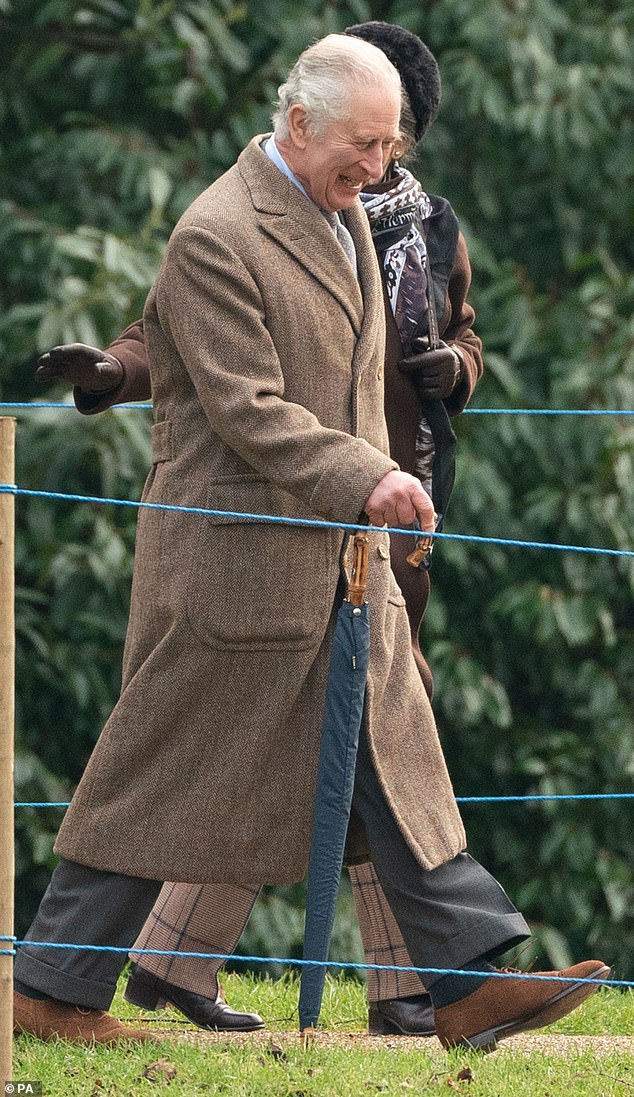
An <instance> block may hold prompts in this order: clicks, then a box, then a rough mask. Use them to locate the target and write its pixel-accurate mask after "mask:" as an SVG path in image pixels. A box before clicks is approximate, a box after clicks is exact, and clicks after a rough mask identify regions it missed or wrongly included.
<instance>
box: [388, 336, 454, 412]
mask: <svg viewBox="0 0 634 1097" xmlns="http://www.w3.org/2000/svg"><path fill="white" fill-rule="evenodd" d="M426 342H427V340H426V339H415V340H414V344H413V345H414V348H415V350H416V353H414V354H410V355H408V356H407V357H406V358H401V360H400V362H399V364H398V368H399V369H400V370H401V372H402V373H405V374H406V375H407V376H408V377H409V379H410V381H411V382H412V384H413V385H414V388H415V389H416V391H417V393H418V395H419V396H420V398H421V400H446V399H447V397H448V396H451V394H452V392H453V390H454V389H455V387H456V385H457V384H458V382H459V381H460V378H461V376H462V366H463V362H462V358H461V357H460V355H459V353H458V351H456V350H454V349H453V347H450V346H449V345H448V344H447V343H442V342H441V343H440V344H439V346H438V347H436V348H435V349H434V350H424V349H423V348H424V346H425V344H426Z"/></svg>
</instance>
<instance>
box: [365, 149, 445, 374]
mask: <svg viewBox="0 0 634 1097" xmlns="http://www.w3.org/2000/svg"><path fill="white" fill-rule="evenodd" d="M391 181H392V183H393V185H392V186H391V187H390V189H389V190H387V191H385V192H384V193H383V194H380V193H374V194H373V193H372V192H371V191H365V192H363V193H362V194H361V201H362V202H363V206H364V208H365V212H366V214H367V215H368V220H369V222H370V228H371V230H372V237H373V239H374V243H375V245H376V248H377V251H378V252H379V257H381V256H382V257H383V270H384V275H385V285H386V288H387V294H388V298H389V302H390V307H391V309H392V313H393V314H394V320H395V321H396V326H397V328H398V330H399V334H400V336H401V343H402V345H403V351H404V353H405V354H407V353H408V352H409V351H410V350H411V341H412V338H413V336H414V334H415V332H416V330H417V329H419V330H420V328H421V320H422V319H423V318H424V317H425V315H426V313H427V311H428V303H427V276H426V274H425V261H426V257H427V248H426V246H425V239H424V237H423V235H422V233H421V231H420V230H421V225H422V222H423V221H425V220H426V219H427V218H428V217H429V216H430V215H431V212H432V205H431V201H430V199H429V197H428V195H427V194H425V191H424V190H423V188H422V187H421V185H420V183H419V182H418V180H417V179H415V178H414V176H413V175H412V173H411V172H410V171H407V169H406V168H402V167H400V165H399V164H395V165H394V169H393V175H392V180H391ZM423 330H424V329H423Z"/></svg>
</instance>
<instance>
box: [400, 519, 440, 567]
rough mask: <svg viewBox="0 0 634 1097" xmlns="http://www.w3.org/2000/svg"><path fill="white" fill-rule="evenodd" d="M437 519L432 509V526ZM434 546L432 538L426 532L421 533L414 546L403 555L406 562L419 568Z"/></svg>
mask: <svg viewBox="0 0 634 1097" xmlns="http://www.w3.org/2000/svg"><path fill="white" fill-rule="evenodd" d="M437 520H438V515H437V514H436V512H435V511H434V527H435V525H436V522H437ZM433 547H434V538H433V537H430V535H429V534H428V533H422V534H421V536H420V537H417V538H416V546H415V548H414V549H413V550H412V552H410V553H409V555H408V556H406V557H405V559H406V560H407V563H408V564H411V565H412V567H413V568H419V567H420V566H421V564H422V563H423V561H424V560H425V559H426V558H427V557H428V556H429V554H430V552H431V550H432V549H433Z"/></svg>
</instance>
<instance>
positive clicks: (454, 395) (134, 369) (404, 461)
mask: <svg viewBox="0 0 634 1097" xmlns="http://www.w3.org/2000/svg"><path fill="white" fill-rule="evenodd" d="M345 33H346V34H350V35H354V36H356V37H359V38H363V39H365V40H366V41H369V42H371V43H372V44H373V45H375V46H378V47H379V48H380V49H382V50H383V51H384V52H385V53H386V54H387V56H388V57H389V59H390V61H391V62H392V64H393V65H394V66H395V67H396V68H397V70H398V71H399V74H400V76H401V81H402V85H403V111H402V119H401V126H402V140H401V143H400V146H399V147H398V148H393V149H390V150H389V151H387V152H386V155H385V160H384V165H383V166H384V177H383V180H382V181H381V182H380V183H378V184H376V185H375V186H373V187H372V188H369V190H368V192H367V193H365V194H362V196H361V198H362V201H363V204H364V207H365V209H366V212H367V214H368V218H369V220H370V225H371V229H372V234H373V238H374V241H375V245H376V248H377V254H378V257H379V262H380V265H381V269H382V272H383V281H384V289H385V305H386V316H387V329H388V330H387V345H386V360H385V414H386V420H387V426H388V432H389V437H390V446H391V452H392V455H393V457H394V458H395V460H396V461H397V462H398V463H399V465H400V467H401V469H402V470H403V471H406V472H412V473H416V474H418V475H419V476H420V478H421V479H422V480H423V482H424V483H425V484H426V485H427V486H428V487H429V488H431V492H432V496H433V498H434V503H435V507H436V510H437V512H438V513H439V515H440V519H441V520H442V517H443V516H444V511H445V509H446V502H447V495H448V490H449V488H450V482H451V479H452V476H451V464H452V456H451V443H452V441H453V436H452V433H451V430H450V428H449V425H448V420H447V413H449V414H450V415H455V414H457V413H459V412H460V411H462V410H463V408H464V407H465V405H466V404H467V402H468V400H469V398H470V396H471V394H472V392H473V389H474V387H475V384H476V382H477V380H478V378H479V377H480V375H481V372H482V358H481V344H480V340H479V339H478V338H477V336H475V335H474V333H473V331H472V324H473V320H474V312H473V309H472V308H471V306H470V305H469V304H468V302H467V293H468V290H469V284H470V280H471V271H470V266H469V260H468V256H467V249H466V245H465V241H464V238H463V236H462V234H461V233H460V232H459V229H458V223H457V220H456V217H455V214H454V213H453V210H452V209H451V207H450V205H449V203H448V202H446V201H445V199H443V198H437V197H433V196H428V195H427V194H426V193H425V192H424V191H423V189H422V187H421V185H420V183H419V182H418V181H417V180H416V179H415V178H414V177H413V176H412V175H411V173H410V172H409V171H407V170H406V169H405V168H404V167H402V165H401V163H400V162H399V161H401V160H402V158H403V157H404V156H405V157H406V156H408V155H411V154H412V153H413V152H414V151H415V149H416V148H417V146H418V144H419V143H420V141H421V139H422V137H423V136H424V134H425V132H426V131H427V129H428V127H429V125H430V123H431V121H432V120H433V118H434V116H435V114H436V111H437V109H438V105H439V101H440V75H439V71H438V65H437V63H436V61H435V59H434V57H433V56H432V54H431V53H430V52H429V50H428V49H427V47H426V46H425V45H424V44H423V43H422V42H421V40H420V39H419V38H417V37H416V35H413V34H411V33H410V32H408V31H405V30H403V29H402V28H401V27H397V26H394V25H391V24H386V23H377V22H370V23H364V24H360V25H357V26H354V27H349V28H348V29H347V30H346V32H345ZM40 363H41V364H40V366H39V369H38V372H37V376H38V379H40V380H42V381H50V380H55V379H60V378H61V379H63V380H65V381H69V382H71V383H74V384H75V400H76V404H77V407H78V409H79V410H80V411H81V412H83V413H84V414H95V413H97V412H101V411H103V410H105V409H106V408H108V407H111V406H112V405H113V404H115V403H121V402H124V401H128V400H142V399H147V398H149V397H150V395H151V393H150V379H149V373H148V368H147V361H146V355H145V345H144V342H143V325H142V322H141V321H138V322H137V323H135V324H133V325H131V327H129V328H127V329H126V331H125V332H123V334H122V335H121V336H119V338H118V339H117V340H116V341H115V342H114V343H113V344H111V346H110V347H108V349H107V351H105V352H102V351H100V350H97V349H96V348H88V347H84V346H82V345H80V344H72V345H71V346H66V347H60V348H55V349H54V350H53V351H52V352H50V353H49V354H48V355H44V356H43V358H42V359H40ZM448 469H449V472H448V471H447V470H448ZM411 548H412V544H411V542H410V540H409V539H406V538H403V537H400V538H399V537H393V538H392V542H391V558H392V568H393V571H394V573H395V575H396V578H397V581H398V583H399V586H400V587H401V589H402V591H403V594H404V596H405V599H406V604H407V612H408V616H409V620H410V625H411V633H412V649H413V654H414V657H415V660H416V663H417V666H418V669H419V672H420V674H421V678H422V679H423V682H424V684H425V688H426V690H427V692H428V693H429V695H430V696H431V691H432V677H431V672H430V670H429V667H428V665H427V662H426V660H425V659H424V656H423V654H422V652H421V650H420V646H419V641H418V633H419V629H420V624H421V621H422V618H423V615H424V612H425V608H426V605H427V599H428V597H429V573H428V570H427V568H426V567H423V569H422V570H419V569H415V568H413V567H412V566H411V565H410V564H408V563H407V562H406V559H405V558H406V555H407V553H408V552H410V551H411ZM350 879H351V883H352V890H353V895H354V899H355V904H356V909H357V914H358V918H359V925H360V929H361V935H362V940H363V946H364V951H365V956H366V961H367V962H368V963H369V964H396V965H400V966H409V965H411V960H410V958H409V955H408V953H407V950H406V948H405V945H404V943H403V940H402V937H401V934H400V931H399V930H398V927H397V925H396V921H395V919H394V917H393V915H392V912H391V910H390V907H389V905H388V903H387V900H386V898H385V896H384V894H383V891H382V889H381V887H380V885H379V882H378V880H377V878H376V874H375V871H374V868H373V866H372V864H371V863H370V862H366V863H363V864H359V865H351V866H350ZM257 895H258V892H257V891H256V890H251V889H247V888H242V887H240V888H238V887H229V886H224V885H219V884H210V885H204V886H201V885H193V884H181V883H166V884H165V885H164V887H163V890H162V892H161V894H160V896H159V898H158V900H157V902H156V904H155V907H154V909H153V910H152V912H151V914H150V916H149V917H148V920H147V922H146V924H145V926H144V928H143V930H142V932H141V934H140V936H139V938H138V940H137V942H136V947H138V948H147V949H168V950H174V951H176V952H178V951H182V952H188V951H189V952H192V951H194V952H195V951H198V952H220V953H232V952H234V951H235V947H236V945H237V942H238V939H239V937H240V935H241V933H242V930H243V929H244V926H245V925H246V922H247V920H248V918H249V915H250V913H251V910H252V908H253V904H254V902H255V900H256V898H257ZM220 967H221V963H220V962H216V961H213V962H212V961H204V960H195V959H192V958H179V957H178V956H148V955H144V956H139V957H137V961H136V963H135V964H134V967H133V970H132V974H131V976H130V979H129V982H128V986H127V990H126V997H127V998H128V1000H129V1001H131V1002H133V1003H135V1004H137V1005H140V1006H143V1007H144V1008H146V1009H155V1008H157V1007H158V1006H160V1005H161V1004H162V1003H163V1002H164V1001H169V1002H171V1003H172V1004H174V1005H175V1006H176V1007H177V1008H179V1009H180V1010H181V1012H182V1013H184V1014H185V1016H187V1017H188V1018H189V1019H190V1020H192V1021H193V1022H194V1023H195V1024H197V1025H200V1026H201V1027H205V1028H214V1029H220V1030H223V1031H230V1030H234V1031H238V1030H247V1029H252V1028H258V1027H261V1026H262V1024H263V1022H262V1020H261V1018H260V1017H259V1016H258V1015H257V1014H242V1013H236V1012H235V1011H233V1010H232V1009H231V1008H230V1007H229V1006H227V1005H226V1004H225V1003H224V1002H223V1001H222V999H221V998H220V997H219V995H218V983H217V973H218V970H219V968H220ZM368 999H369V1004H370V1014H369V1029H370V1032H372V1033H377V1034H378V1033H389V1032H397V1033H402V1034H408V1035H409V1034H411V1035H432V1034H433V1032H434V1018H433V1010H432V1007H431V1001H430V999H429V996H428V995H427V994H426V992H425V990H424V987H423V985H422V983H421V982H420V980H419V979H418V976H416V975H415V974H414V973H405V972H393V971H382V972H377V971H372V970H370V971H369V972H368Z"/></svg>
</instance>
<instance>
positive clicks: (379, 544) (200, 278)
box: [56, 138, 465, 885]
mask: <svg viewBox="0 0 634 1097" xmlns="http://www.w3.org/2000/svg"><path fill="white" fill-rule="evenodd" d="M261 140H262V139H261V138H255V139H254V140H253V141H252V142H251V143H250V145H249V146H248V147H247V148H246V149H245V151H244V152H243V153H242V155H241V156H240V158H239V160H238V162H237V164H236V165H235V166H234V167H233V168H231V169H230V170H229V171H228V172H227V173H226V174H225V175H224V176H222V177H221V178H220V179H219V180H217V182H215V183H214V184H213V185H212V186H211V187H210V188H209V189H208V190H207V191H205V192H204V194H202V195H201V196H200V198H198V199H197V200H196V201H195V202H194V203H193V205H192V206H191V207H190V208H189V210H188V211H187V212H186V213H185V214H184V216H183V217H182V218H181V220H180V221H179V223H178V225H177V226H176V229H175V231H174V233H173V235H172V237H171V240H170V243H169V245H168V249H167V252H166V256H165V259H164V261H163V264H162V267H161V270H160V272H159V275H158V278H157V281H156V284H155V286H154V288H153V290H152V292H151V294H150V296H149V298H148V302H147V305H146V310H145V315H144V322H145V336H146V340H147V345H148V350H149V358H150V371H151V378H152V392H153V400H154V419H155V422H154V426H153V428H152V434H153V462H154V463H153V465H152V470H151V472H150V475H149V477H148V480H147V483H146V487H145V491H144V499H145V500H146V501H148V502H163V503H176V504H179V505H185V506H198V507H209V508H214V509H219V510H223V511H237V512H238V511H239V512H247V513H252V514H278V515H285V516H290V517H311V518H314V517H323V518H328V519H332V520H335V521H340V522H354V521H357V520H358V518H359V516H360V514H361V512H362V509H363V504H364V502H365V500H366V499H367V497H368V495H369V494H370V492H371V491H372V489H373V488H374V486H375V485H376V484H377V483H378V481H379V480H380V479H381V478H382V477H383V476H384V475H385V473H386V472H388V471H389V470H390V469H392V468H394V467H395V462H394V461H393V460H391V458H390V457H389V456H387V449H388V444H387V432H386V426H385V419H384V414H383V357H384V341H385V331H384V313H383V302H382V296H381V294H382V290H381V281H380V275H379V271H378V266H377V263H376V258H375V253H374V249H373V246H372V240H371V237H370V232H369V228H368V224H367V221H366V217H365V214H364V212H363V209H362V207H361V205H360V204H358V205H357V206H355V207H354V208H353V209H352V210H350V211H349V212H348V214H347V223H348V227H349V229H350V231H351V233H352V236H353V239H354V241H355V245H356V249H357V257H358V263H359V275H360V278H359V281H358V282H357V280H356V279H355V277H354V275H353V272H352V269H351V268H350V266H349V264H348V263H347V260H346V259H345V257H344V256H343V253H342V251H341V248H340V245H339V244H338V242H337V240H336V238H335V236H334V234H333V233H332V230H331V229H330V227H329V226H328V224H327V222H326V221H325V219H324V218H323V216H322V215H321V213H320V212H319V210H318V209H317V207H316V206H314V205H313V203H311V202H310V201H309V200H308V199H306V198H305V197H304V196H303V195H302V194H301V192H300V191H298V190H297V188H296V187H295V186H294V185H293V184H292V183H290V182H289V180H287V179H286V177H285V176H283V175H282V174H281V173H280V172H279V171H278V169H277V168H276V167H275V166H274V165H273V164H272V163H271V162H270V161H269V159H268V158H267V156H266V154H265V153H264V152H263V151H262V149H261V147H260V143H261ZM343 540H344V538H343V534H342V533H341V532H340V531H338V530H331V529H319V528H306V527H294V526H288V525H282V524H270V523H262V522H258V521H257V520H255V521H254V520H251V521H248V520H244V519H236V518H230V517H217V518H209V517H202V516H197V515H192V514H182V513H175V512H169V511H162V510H156V511H154V510H141V511H140V512H139V521H138V530H137V543H136V559H135V571H134V582H133V589H132V603H131V608H130V620H129V625H128V633H127V638H126V647H125V653H124V667H123V685H122V692H121V696H120V699H119V701H118V703H117V705H116V707H115V709H114V711H113V713H112V716H111V717H110V719H109V720H108V722H107V724H106V726H105V728H104V730H103V732H102V734H101V736H100V738H99V741H98V743H97V745H96V747H95V749H94V751H93V754H92V756H91V758H90V761H89V763H88V766H87V768H86V771H85V773H84V776H83V778H82V780H81V782H80V784H79V787H78V789H77V792H76V794H75V797H74V799H73V803H72V805H71V807H70V808H69V810H68V812H67V814H66V818H65V820H64V823H63V825H62V828H61V831H60V834H59V837H58V841H57V845H56V850H57V852H58V853H60V854H62V855H63V856H64V857H67V858H69V859H71V860H75V861H79V862H81V863H83V864H87V865H91V866H93V867H95V868H99V869H103V870H109V871H114V872H124V873H128V874H132V875H138V876H143V877H150V878H154V879H159V880H183V881H191V882H205V881H214V880H218V881H224V882H225V883H226V882H233V883H237V884H245V885H249V884H260V883H262V882H270V883H288V882H292V881H295V880H298V879H300V878H301V877H302V876H303V875H304V872H305V869H306V865H307V858H308V849H309V842H310V828H311V815H312V800H313V790H314V782H315V775H316V767H317V761H318V753H319V736H320V727H321V719H322V709H323V699H324V690H325V681H326V675H327V669H328V663H329V657H330V636H331V630H332V622H333V606H334V604H335V595H336V590H337V585H338V581H339V577H340V554H341V548H342V544H343ZM388 546H389V539H388V536H387V535H386V534H374V535H372V538H371V554H370V568H369V571H370V575H369V585H368V599H369V602H370V607H371V655H370V673H369V678H368V689H367V705H366V717H365V718H366V721H367V729H368V736H369V739H370V743H371V749H372V753H373V757H374V760H375V765H376V769H377V772H378V775H379V779H380V782H381V785H382V787H383V788H384V790H385V793H386V796H387V797H388V800H389V802H390V805H391V807H392V809H393V811H394V814H395V816H396V818H397V820H398V822H399V824H400V826H401V828H402V830H403V833H404V835H405V837H406V840H407V841H408V843H409V845H410V846H411V848H412V850H413V851H414V853H415V855H416V856H417V858H418V859H419V861H420V862H421V864H423V865H424V866H425V867H429V868H431V867H434V866H436V865H438V864H441V863H442V862H444V861H446V860H448V859H450V858H452V857H454V856H455V855H456V854H457V853H458V852H459V851H460V850H461V849H463V848H464V844H465V839H464V832H463V827H462V822H461V819H460V816H459V813H458V809H457V806H456V803H455V800H454V796H453V792H452V789H451V784H450V781H449V777H448V774H447V770H446V767H445V762H444V759H443V755H442V751H441V748H440V744H439V741H438V735H437V731H436V726H435V723H434V718H433V715H432V712H431V708H430V704H429V700H428V698H427V695H426V693H425V690H424V688H423V686H422V683H421V679H420V676H419V674H418V672H417V670H416V666H415V663H414V660H413V657H412V653H411V644H410V630H409V624H408V620H407V615H406V612H405V605H404V599H403V597H402V594H401V592H400V590H399V588H398V587H397V585H396V582H395V580H394V577H393V575H392V572H391V569H390V561H389V547H388Z"/></svg>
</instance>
